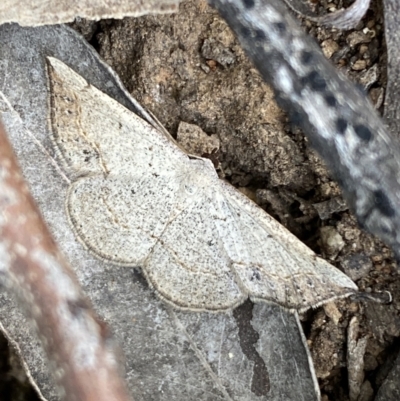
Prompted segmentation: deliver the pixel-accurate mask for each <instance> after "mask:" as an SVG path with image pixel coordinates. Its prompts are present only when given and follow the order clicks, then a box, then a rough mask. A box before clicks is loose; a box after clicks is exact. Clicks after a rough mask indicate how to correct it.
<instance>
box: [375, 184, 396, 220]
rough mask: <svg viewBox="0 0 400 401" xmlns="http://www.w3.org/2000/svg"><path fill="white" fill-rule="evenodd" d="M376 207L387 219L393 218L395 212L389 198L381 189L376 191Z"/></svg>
mask: <svg viewBox="0 0 400 401" xmlns="http://www.w3.org/2000/svg"><path fill="white" fill-rule="evenodd" d="M374 197H375V205H376V207H377V208H378V209H379V211H380V212H381V213H382V214H383V215H384V216H386V217H393V216H394V215H395V210H394V209H393V207H392V205H391V203H390V200H389V198H388V197H387V196H386V195H385V194H384V192H383V191H382V190H380V189H378V190H377V191H374Z"/></svg>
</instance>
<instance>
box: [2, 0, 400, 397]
mask: <svg viewBox="0 0 400 401" xmlns="http://www.w3.org/2000/svg"><path fill="white" fill-rule="evenodd" d="M333 6H334V4H333V3H329V4H325V5H324V6H322V5H321V6H320V7H321V8H324V9H327V8H332V7H333ZM382 21H383V20H382V10H381V9H380V8H379V6H377V5H376V4H373V5H372V7H371V8H370V10H369V11H368V14H367V17H366V18H364V19H363V21H362V22H361V23H360V24H359V26H358V27H357V29H355V30H351V31H346V32H338V31H335V30H332V29H322V28H319V27H316V26H314V25H313V24H311V23H310V22H303V25H304V26H305V27H306V29H307V30H308V31H309V33H310V34H311V35H313V36H314V37H315V38H316V39H317V40H318V42H319V43H320V44H321V47H322V49H323V52H324V54H325V55H326V57H328V58H330V59H331V60H332V61H333V62H334V63H335V64H336V65H337V66H338V68H340V69H341V70H342V71H343V72H344V73H345V74H347V75H348V76H350V77H351V78H352V79H353V80H354V81H355V82H357V83H359V84H360V86H361V87H362V88H363V90H365V91H366V92H368V94H369V95H370V97H371V100H372V101H373V103H374V104H375V105H376V107H377V108H378V109H379V111H381V112H383V98H384V89H385V83H386V76H385V62H386V55H385V47H384V38H383V22H382ZM74 27H75V28H76V29H78V30H79V31H80V32H81V33H83V35H84V36H85V37H86V39H87V40H89V41H90V43H91V44H92V45H93V46H94V47H95V48H96V49H97V50H98V52H99V53H100V55H101V56H102V57H103V58H104V59H105V60H106V62H107V63H109V64H110V65H111V66H112V68H113V69H114V70H115V71H116V72H117V73H118V74H119V76H120V77H121V79H122V81H123V83H124V84H125V86H126V87H127V89H128V90H129V91H130V92H131V94H132V95H133V97H135V98H136V99H137V100H138V101H139V102H140V103H141V104H142V105H144V106H145V107H147V108H148V109H149V110H150V111H151V112H153V114H154V115H155V116H156V117H157V118H158V119H159V120H160V121H161V123H162V124H163V125H164V126H165V127H166V128H167V129H168V130H169V132H171V133H172V134H173V135H174V136H176V135H177V132H178V126H179V124H180V122H186V123H189V124H194V125H196V126H197V127H199V128H201V130H203V131H204V132H205V133H206V134H207V135H208V136H209V138H211V139H208V141H206V142H207V145H208V146H205V147H204V146H203V145H204V139H203V140H202V141H201V143H199V147H200V150H199V149H198V152H200V153H201V154H202V155H203V156H206V157H210V158H211V159H212V160H213V162H214V164H215V165H216V167H217V169H218V171H219V174H220V175H221V177H223V178H225V179H226V180H228V181H230V182H231V183H232V184H233V185H235V186H236V187H238V188H239V189H240V190H242V191H243V192H244V193H246V194H247V195H248V196H249V197H250V198H252V199H253V200H255V201H256V202H257V203H258V204H259V205H260V206H262V207H263V208H264V209H265V210H266V211H267V212H268V213H270V214H271V215H272V216H274V217H275V218H276V219H277V220H278V221H280V222H281V223H282V224H283V225H285V226H286V227H287V228H288V229H289V230H290V231H292V232H293V233H294V234H295V235H296V236H297V237H298V238H300V239H301V240H302V241H304V242H305V243H306V244H307V245H308V246H309V247H311V248H312V249H313V250H314V251H315V252H317V253H318V254H320V255H322V256H323V257H324V258H326V259H327V260H329V261H330V262H331V263H332V264H334V265H335V266H337V267H338V268H339V269H341V270H343V271H344V272H345V273H346V274H348V275H349V276H350V277H351V278H352V279H353V280H354V281H355V282H356V283H357V285H358V286H359V288H360V290H361V291H364V292H366V293H374V292H378V291H390V293H391V294H392V297H393V302H392V303H391V304H389V305H387V304H379V303H376V302H371V301H358V300H357V301H355V300H342V301H338V302H336V303H335V304H328V305H326V306H324V307H321V308H317V309H315V310H312V311H310V312H308V313H306V314H305V315H304V316H302V321H303V325H304V330H305V334H306V337H307V339H308V343H309V347H310V350H311V353H312V357H313V360H314V364H315V370H316V375H317V377H318V380H319V383H320V386H321V392H322V395H323V400H324V401H327V400H332V401H333V400H337V401H345V400H348V399H349V392H350V391H352V390H351V388H349V385H348V376H349V373H348V372H349V370H350V372H353V373H350V374H353V375H354V372H355V370H356V369H357V368H359V367H361V368H362V370H363V371H364V377H363V375H361V376H359V377H358V378H357V385H361V394H360V398H359V400H360V401H370V400H373V398H374V395H375V394H376V390H377V389H378V388H379V386H380V385H381V383H382V381H383V380H384V378H385V377H386V375H387V373H388V371H389V369H390V367H391V363H392V362H393V360H394V358H395V357H396V355H397V353H398V350H399V348H400V342H399V339H398V338H399V336H400V313H399V311H400V280H399V278H398V273H397V270H396V266H395V262H394V260H393V258H392V254H391V251H390V250H389V249H388V248H387V247H386V246H384V245H383V244H382V243H381V242H379V241H377V240H375V239H374V238H372V237H371V236H370V235H368V234H366V233H365V232H363V231H361V230H360V229H359V228H358V226H357V223H356V220H355V218H354V216H353V215H352V214H351V213H350V212H349V211H348V210H347V208H346V206H345V204H344V202H343V200H342V199H341V194H340V189H339V187H338V185H337V184H336V183H335V182H334V181H333V180H332V178H331V176H330V174H329V172H328V171H327V169H326V168H325V166H324V164H323V162H322V161H321V160H320V159H319V158H318V156H317V155H316V153H315V152H314V151H313V150H312V149H311V148H310V147H309V146H308V142H307V139H306V138H305V137H304V135H303V134H302V133H301V132H299V131H298V130H297V129H295V128H293V127H291V126H290V125H289V123H288V120H287V118H286V116H285V114H284V113H283V112H282V111H280V110H279V108H278V107H277V105H276V104H275V102H274V100H273V93H272V91H271V90H270V89H269V88H268V87H267V86H266V85H265V84H264V83H263V82H262V80H261V78H260V77H259V75H258V73H257V71H256V70H255V69H254V68H253V67H252V65H251V64H250V63H249V61H248V60H247V58H246V56H245V55H244V53H243V51H242V50H241V48H240V46H239V44H238V42H237V41H236V39H235V37H234V36H233V34H232V33H231V31H230V30H229V28H227V26H226V24H225V23H224V22H223V21H222V20H221V19H220V18H219V17H218V15H217V14H216V13H215V12H214V11H213V10H212V9H210V8H209V7H208V6H207V4H206V2H205V1H199V0H198V1H185V2H183V3H182V5H181V8H180V12H179V14H175V15H167V16H146V17H141V18H137V19H130V18H129V19H124V20H121V21H119V20H118V21H117V20H107V21H100V22H97V23H94V22H86V21H79V22H77V23H75V24H74ZM187 131H189V132H190V129H189V130H186V131H185V129H182V130H181V131H180V134H181V136H179V138H178V140H180V141H181V142H182V144H183V145H184V144H185V142H187V141H188V138H187V135H188V134H187ZM200 136H201V135H200ZM189 139H190V138H189ZM354 317H356V318H357V320H358V326H357V323H354V324H355V325H356V329H357V328H358V332H357V330H356V333H355V335H354V336H355V339H356V340H362V341H365V343H366V348H365V352H361V353H360V356H359V358H358V359H357V358H355V359H354V360H351V361H348V359H347V349H348V347H349V343H348V339H347V337H348V333H349V322H350V320H351V319H352V318H354ZM363 339H365V340H363ZM4 345H5V340H1V339H0V349H1V351H0V353H1V354H0V355H1V356H0V370H1V371H3V372H7V373H6V374H5V375H1V374H0V376H3V377H4V378H6V380H3V381H0V394H8V395H7V396H6V397H8V398H2V400H3V399H4V400H10V401H11V400H12V401H15V400H19V401H22V400H30V401H33V400H35V397H34V396H33V393H32V391H31V390H26V389H25V387H24V390H23V391H20V392H19V391H17V390H15V387H16V383H23V382H24V379H23V378H22V377H20V373H16V372H17V369H16V367H15V366H16V365H15V361H14V360H13V358H12V357H10V356H9V354H8V351H7V349H6V348H5V346H4ZM350 346H351V344H350ZM7 361H8V362H7ZM10 361H11V363H10ZM3 389H4V391H3Z"/></svg>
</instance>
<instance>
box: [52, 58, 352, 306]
mask: <svg viewBox="0 0 400 401" xmlns="http://www.w3.org/2000/svg"><path fill="white" fill-rule="evenodd" d="M47 65H48V76H49V100H50V102H49V103H50V109H51V110H50V115H51V118H50V120H51V127H52V133H53V139H54V143H55V146H56V148H57V150H58V154H59V157H60V158H61V159H62V160H63V161H64V164H65V166H66V170H67V173H68V174H69V175H70V177H71V179H72V181H73V183H72V185H71V186H70V188H69V191H68V196H67V213H68V217H69V221H70V223H71V226H72V228H73V230H74V231H75V233H76V236H77V237H78V238H79V240H80V241H81V242H82V243H83V244H84V245H85V246H86V247H87V249H88V250H90V251H91V252H93V253H94V254H95V255H97V256H98V257H100V258H103V259H106V260H108V261H110V262H112V263H114V264H119V265H126V266H138V267H141V268H142V270H143V273H144V275H145V277H146V279H147V280H148V282H149V283H150V285H151V286H152V287H154V289H155V290H156V292H157V294H158V295H159V296H160V297H161V298H163V299H164V300H166V301H168V302H170V303H172V304H174V305H176V306H178V307H181V308H187V309H191V310H211V311H219V310H227V309H231V308H233V307H235V306H237V305H239V304H240V303H242V302H244V301H245V300H246V299H247V298H250V299H252V300H254V301H259V300H261V301H266V302H275V303H278V304H279V305H282V306H284V307H286V308H288V309H290V310H300V311H301V310H305V309H308V308H310V307H313V306H317V305H320V304H321V303H324V302H328V301H329V300H332V299H335V298H338V297H345V296H348V295H351V294H353V293H354V292H355V291H356V290H357V287H356V285H355V284H354V283H353V282H352V281H351V280H350V279H349V278H348V277H347V276H346V275H345V274H343V273H342V272H340V271H339V270H338V269H336V268H335V267H333V266H332V265H330V264H329V263H327V262H326V261H324V260H323V259H320V258H318V257H317V256H316V255H315V254H314V253H313V252H312V251H311V250H310V249H309V248H307V247H306V246H305V245H304V244H303V243H302V242H300V241H299V240H298V239H297V238H296V237H295V236H293V235H292V234H291V233H290V232H289V231H288V230H286V229H285V228H284V227H283V226H282V225H280V224H279V223H278V222H277V221H275V220H274V219H273V218H272V217H270V216H269V215H268V214H267V213H265V212H264V211H263V210H262V209H261V208H259V207H258V206H257V205H256V204H255V203H253V202H252V201H250V200H249V199H248V198H247V197H245V196H244V195H243V194H241V193H240V192H238V191H237V190H236V189H234V188H233V187H232V186H231V185H229V184H228V183H226V182H224V181H222V180H220V179H219V178H218V176H217V174H216V172H215V170H214V167H213V165H212V163H211V161H210V160H207V159H203V158H199V157H192V156H189V155H187V154H186V153H185V152H183V151H182V150H181V149H180V148H179V147H178V146H176V145H175V144H174V143H173V141H172V140H170V139H169V138H168V137H167V136H166V135H165V134H164V133H162V132H160V131H158V130H156V129H155V128H153V127H152V126H150V125H149V124H148V123H147V122H145V121H144V120H142V119H141V118H139V117H138V116H137V115H136V114H134V113H132V112H131V111H129V110H127V109H126V108H125V107H124V106H122V105H121V104H120V103H118V102H117V101H115V100H114V99H112V98H110V97H109V96H107V95H106V94H104V93H103V92H101V91H99V90H98V89H96V88H95V87H93V86H91V85H89V84H88V83H87V82H86V80H85V79H83V78H82V77H81V76H80V75H78V74H77V73H75V72H74V71H73V70H72V69H70V68H69V67H68V66H67V65H65V64H64V63H62V62H61V61H59V60H57V59H55V58H48V64H47Z"/></svg>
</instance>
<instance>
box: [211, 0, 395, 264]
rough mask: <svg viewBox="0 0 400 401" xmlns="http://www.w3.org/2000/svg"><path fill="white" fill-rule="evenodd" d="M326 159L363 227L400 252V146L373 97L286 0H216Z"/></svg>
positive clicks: (214, 3) (213, 1)
mask: <svg viewBox="0 0 400 401" xmlns="http://www.w3.org/2000/svg"><path fill="white" fill-rule="evenodd" d="M210 4H211V5H212V6H213V7H215V8H216V9H217V10H218V11H219V12H220V14H221V15H222V16H223V18H224V19H225V20H226V21H227V22H228V24H229V26H230V27H231V28H232V29H233V30H234V32H235V33H236V35H237V36H238V37H239V40H240V42H241V44H242V46H243V47H244V49H245V50H246V52H247V54H248V55H249V57H250V58H251V60H252V61H253V63H254V64H255V66H256V67H257V68H258V70H259V71H260V73H261V74H262V76H263V78H264V79H265V81H266V82H268V83H269V84H270V85H271V86H272V87H273V89H274V91H275V95H276V99H277V101H278V104H279V105H280V106H281V107H282V108H283V109H284V110H286V111H287V112H288V114H289V117H290V118H291V120H292V122H293V123H294V124H297V125H299V126H300V127H301V128H302V129H303V131H304V133H305V134H306V135H307V136H308V138H309V139H310V141H311V143H312V145H313V146H314V147H315V148H316V150H317V151H318V152H319V154H320V155H321V156H322V157H323V158H324V160H325V162H326V163H327V164H328V166H329V167H330V169H331V170H332V171H333V173H334V176H335V178H336V180H337V181H338V182H339V184H340V186H341V187H342V189H343V192H344V195H345V197H346V200H347V201H348V203H349V206H350V208H351V209H352V210H353V212H354V213H355V215H356V216H357V218H358V221H359V223H360V225H361V226H363V227H364V228H366V229H367V230H369V231H370V232H371V233H373V234H375V235H376V236H378V237H379V238H381V239H382V240H383V241H385V242H386V243H387V244H388V245H390V246H391V247H392V248H393V250H394V251H395V254H396V256H397V258H398V259H399V258H400V207H399V206H400V201H399V200H400V148H399V144H398V143H397V141H396V140H395V139H394V138H392V137H391V136H390V135H389V133H388V132H387V130H386V129H385V127H384V125H383V123H382V121H381V120H380V118H379V117H378V115H377V113H376V111H375V110H374V108H373V106H372V104H371V103H370V102H369V100H368V99H367V97H366V95H365V94H364V93H363V92H361V91H360V90H358V89H357V88H356V87H355V86H354V85H353V84H352V83H351V82H350V81H349V80H348V79H347V78H345V77H344V76H343V75H341V74H340V73H339V72H338V71H337V70H336V69H335V68H334V66H333V65H332V64H331V63H330V62H329V61H328V60H326V59H325V57H324V56H323V55H322V53H321V51H320V49H319V47H318V46H317V44H316V43H315V42H314V41H313V40H312V39H311V38H309V37H308V36H307V35H306V34H305V33H304V32H303V31H302V30H301V28H300V27H299V25H298V23H297V22H296V21H295V20H294V19H293V18H292V17H291V16H290V15H289V13H288V10H287V9H286V7H285V6H284V4H283V3H282V1H281V0H268V1H265V0H264V1H263V0H210Z"/></svg>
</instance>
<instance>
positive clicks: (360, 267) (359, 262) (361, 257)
mask: <svg viewBox="0 0 400 401" xmlns="http://www.w3.org/2000/svg"><path fill="white" fill-rule="evenodd" d="M372 266H373V265H372V261H371V259H370V258H369V257H368V256H367V255H365V254H364V253H354V254H352V255H348V256H346V257H344V258H343V259H342V261H341V267H342V269H343V270H344V272H345V273H346V274H347V275H348V276H349V277H350V278H351V279H352V280H353V281H357V280H360V279H361V278H363V277H365V276H366V275H367V274H368V273H369V272H370V271H371V269H372Z"/></svg>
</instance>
